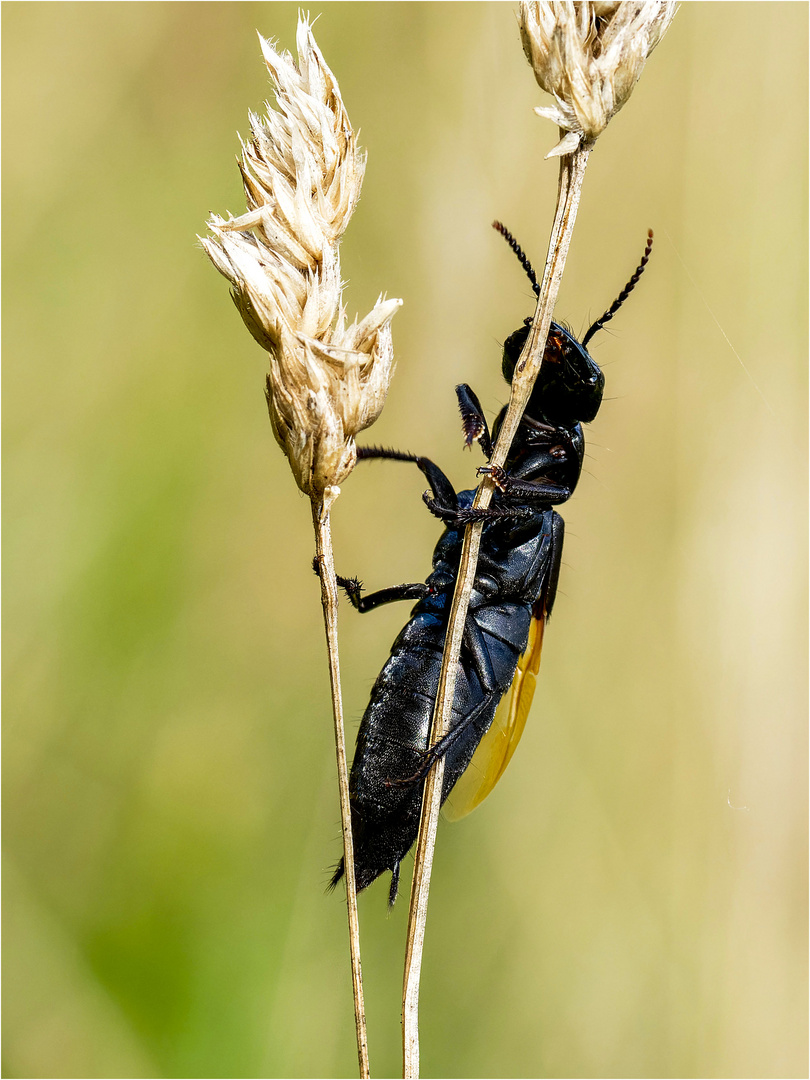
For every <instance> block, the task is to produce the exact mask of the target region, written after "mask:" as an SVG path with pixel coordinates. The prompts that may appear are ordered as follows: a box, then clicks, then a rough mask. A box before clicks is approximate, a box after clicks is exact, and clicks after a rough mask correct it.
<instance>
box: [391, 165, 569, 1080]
mask: <svg viewBox="0 0 810 1080" xmlns="http://www.w3.org/2000/svg"><path fill="white" fill-rule="evenodd" d="M589 156H590V148H587V147H581V146H580V147H579V148H577V149H576V150H575V151H574V152H573V153H572V154H567V155H565V156H563V157H561V158H560V177H559V187H558V192H557V209H556V212H555V215H554V225H553V227H552V230H551V239H550V241H549V248H548V256H547V258H546V265H545V270H544V272H543V281H542V284H541V287H540V295H539V297H538V300H537V308H536V310H535V313H534V318H533V320H532V326H531V331H530V333H529V336H528V339H527V341H526V346H525V348H524V350H523V353H522V354H521V358H520V360H519V362H518V364H517V367H516V368H515V374H514V377H513V379H512V391H511V395H510V398H509V408H508V409H507V412H506V416H505V418H504V422H503V425H502V427H501V430H500V433H499V436H498V441H497V443H496V445H495V449H494V452H493V454H492V458H491V461H490V464H491V465H500V466H503V465H504V464H505V462H506V458H507V456H508V454H509V449H510V447H511V445H512V440H513V439H514V437H515V433H516V432H517V429H518V425H519V424H520V421H521V418H522V416H523V412H524V409H525V408H526V404H527V402H528V400H529V397H530V395H531V391H532V387H533V386H534V383H535V380H536V379H537V375H538V374H539V371H540V365H541V363H542V361H543V352H544V350H545V346H546V338H547V337H548V331H549V327H550V325H551V317H552V315H553V313H554V306H555V304H556V302H557V295H558V293H559V290H560V283H561V281H562V275H563V270H564V268H565V260H566V258H567V256H568V248H569V246H570V244H571V236H572V233H573V230H574V222H575V221H576V216H577V210H578V208H579V199H580V193H581V190H582V181H583V178H584V175H585V167H586V165H587V163H588V158H589ZM494 490H495V485H494V484H493V483H492V481H491V480H490V479H489V478H488V477H485V478H484V480H483V481H482V483H481V485H480V486H479V488H478V491H477V493H476V496H475V501H474V502H473V506H474V507H487V506H489V504H490V502H491V500H492V495H493V492H494ZM482 530H483V523H482V522H476V523H475V524H473V525H468V526H467V529H466V532H465V534H464V546H463V548H462V553H461V562H460V565H459V571H458V577H457V579H456V589H455V593H454V594H453V603H452V605H451V608H450V617H449V622H448V627H447V637H446V639H445V645H444V656H443V658H442V668H441V674H440V676H439V686H438V691H437V694H436V704H435V707H434V712H433V724H432V727H431V735H430V743H431V746H432V745H434V744H435V743H436V742H438V740H439V739H441V737H442V736H443V735H444V734H445V732H446V731H447V728H448V722H449V718H450V712H451V709H452V704H453V698H454V695H455V685H456V673H457V671H458V662H459V656H460V654H461V638H462V634H463V632H464V623H465V620H466V618H467V610H468V608H469V604H470V594H471V592H472V587H473V582H474V581H475V571H476V567H477V565H478V552H479V548H480V545H481V532H482ZM443 779H444V760H443V759H441V758H440V759H439V760H438V761H437V762H436V765H435V766H434V767H433V769H431V771H430V773H429V774H428V776H427V779H426V780H425V790H424V796H423V800H422V817H421V820H420V823H419V836H418V839H417V842H416V856H415V861H414V871H413V882H412V885H411V901H410V909H409V913H408V936H407V942H406V947H405V974H404V981H403V995H402V1062H403V1071H402V1075H403V1077H405V1080H416V1078H417V1077H418V1076H419V984H420V977H421V971H422V952H423V947H424V941H425V926H426V922H427V906H428V895H429V891H430V875H431V869H432V865H433V853H434V849H435V845H436V829H437V826H438V822H439V810H440V808H441V801H442V799H441V795H442V782H443Z"/></svg>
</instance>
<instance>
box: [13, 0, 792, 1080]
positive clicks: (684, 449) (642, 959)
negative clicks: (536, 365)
mask: <svg viewBox="0 0 810 1080" xmlns="http://www.w3.org/2000/svg"><path fill="white" fill-rule="evenodd" d="M296 11H297V8H296V5H295V4H287V3H277V4H240V3H233V4H220V3H203V4H197V3H184V4H163V3H158V4H108V3H98V4H96V3H86V4H71V3H65V4H61V3H58V4H56V3H55V4H50V3H30V4H29V3H25V4H23V3H6V4H4V5H3V12H2V14H3V31H4V33H3V61H4V63H3V90H4V95H3V121H4V135H5V145H4V149H5V155H4V166H5V169H4V178H3V179H4V185H3V200H4V203H3V208H4V226H5V232H4V240H5V251H4V256H5V258H4V275H3V299H4V301H5V303H4V314H5V320H4V327H3V330H4V335H3V344H4V346H5V387H4V388H5V406H6V408H5V430H4V434H5V441H4V446H5V464H6V469H5V481H6V484H5V523H6V528H5V571H6V573H5V656H4V659H5V720H6V727H5V789H4V790H5V826H6V829H5V833H6V837H5V839H6V842H5V864H4V866H5V919H6V923H5V926H6V933H5V939H4V940H5V953H6V956H5V996H4V1004H5V1043H4V1049H5V1071H4V1075H5V1076H8V1077H267V1076H287V1077H318V1076H322V1077H323V1076H352V1075H354V1074H355V1069H356V1060H355V1049H354V1036H353V1022H352V1007H351V998H350V980H349V974H348V960H347V941H346V929H345V914H344V906H343V904H342V902H341V900H340V897H339V895H326V894H325V893H324V887H325V885H326V882H327V880H328V875H329V868H330V866H333V865H334V863H335V862H336V860H337V858H338V856H339V850H340V843H339V834H340V833H339V815H338V808H337V797H336V789H335V778H334V772H335V768H334V750H333V746H332V741H331V740H332V735H331V717H330V708H329V697H328V684H327V676H326V669H325V647H324V642H323V632H322V623H321V613H320V607H319V602H318V588H317V583H316V580H315V578H314V577H313V575H312V572H311V570H310V558H311V554H312V550H313V541H312V534H311V524H310V517H309V507H308V505H307V503H306V501H305V500H304V499H303V498H302V497H301V496H300V495H299V493H298V491H297V489H296V487H295V485H294V483H293V481H292V479H291V477H290V474H289V472H288V470H287V467H286V464H285V461H284V460H283V458H282V456H281V454H280V452H279V451H278V449H277V447H276V445H275V443H274V442H273V438H272V434H271V430H270V425H269V423H268V420H267V413H266V408H265V403H264V399H263V393H262V387H263V373H264V360H263V356H262V353H261V351H260V350H259V348H258V346H257V345H256V344H255V343H254V342H253V340H252V339H251V337H250V336H249V334H248V333H247V332H246V331H245V329H244V327H243V326H242V324H241V321H240V319H239V318H238V316H237V314H236V312H235V310H234V309H233V306H232V304H231V302H230V300H229V298H228V295H227V287H226V284H225V282H224V280H223V279H221V278H220V276H219V275H218V274H217V273H216V272H215V271H214V269H213V268H212V267H211V266H210V265H209V264H208V261H207V260H206V258H205V256H204V254H203V253H202V251H201V250H199V248H198V247H196V246H195V233H199V232H203V231H204V222H205V218H206V215H207V213H208V211H210V210H216V211H217V212H224V211H226V210H230V211H232V212H234V213H238V212H239V211H240V209H241V208H242V207H243V205H244V203H243V200H242V195H241V186H240V182H239V177H238V173H237V169H236V165H235V162H234V155H235V154H236V152H237V150H238V143H237V138H236V132H237V130H239V131H241V132H242V133H245V132H246V131H247V127H248V125H247V110H248V109H249V108H258V107H260V105H261V102H262V101H263V100H264V98H265V97H266V96H267V94H268V89H267V79H266V73H265V71H264V68H263V65H262V62H261V57H260V53H259V49H258V45H257V42H256V37H255V30H256V29H257V28H258V29H259V30H260V31H261V32H262V33H263V34H264V35H266V36H269V37H277V38H278V39H279V40H280V42H281V43H282V44H283V45H284V46H285V47H287V48H291V47H293V45H294V30H295V21H296ZM311 13H312V15H313V16H315V15H316V14H319V13H320V18H319V20H318V22H317V25H316V36H317V38H318V41H319V43H320V45H321V47H322V49H323V51H324V53H325V55H326V59H327V61H328V63H329V64H330V65H331V66H332V68H333V69H334V71H335V72H336V73H337V75H338V77H339V80H340V84H341V88H342V91H343V96H344V99H345V102H346V104H347V107H348V110H349V114H350V116H351V118H352V120H353V123H354V124H355V126H356V127H360V128H361V129H362V133H361V141H362V143H363V145H364V146H365V147H366V148H367V149H368V152H369V164H368V171H367V175H366V182H365V190H364V195H363V199H362V201H361V203H360V206H359V208H358V211H357V214H356V217H355V219H354V221H353V222H352V225H351V227H350V229H349V232H348V234H347V237H346V240H345V243H344V247H343V269H344V276H345V277H346V278H347V279H348V280H349V287H348V291H347V300H348V306H349V309H350V312H354V311H355V310H359V311H360V312H361V313H364V312H366V311H367V310H368V309H369V307H370V306H371V304H372V303H373V302H374V300H375V298H376V296H377V294H378V292H380V291H382V290H385V291H387V293H388V295H389V296H401V297H403V298H404V300H405V306H404V308H403V309H402V311H401V312H400V313H399V314H398V315H397V317H396V319H395V322H394V341H395V346H396V351H397V356H398V362H399V367H398V372H397V375H396V378H395V380H394V384H393V388H392V390H391V393H390V397H389V402H388V405H387V408H386V410H385V413H384V414H383V417H382V418H381V420H380V421H379V423H378V425H377V426H376V428H375V429H374V431H373V432H372V433H369V434H368V436H367V441H371V440H372V439H373V441H375V442H383V443H386V444H393V445H396V446H401V447H403V448H411V449H414V450H417V451H419V452H421V453H425V454H429V455H431V456H432V457H434V458H435V459H436V460H437V461H438V462H440V463H441V464H442V465H443V466H444V467H445V468H446V469H447V471H448V473H449V475H450V476H451V477H452V478H453V480H454V482H456V483H457V484H458V486H459V487H465V486H470V485H471V483H472V481H473V470H474V467H475V466H476V465H477V464H478V461H477V460H476V458H475V455H473V456H469V455H463V454H462V453H461V440H460V432H459V424H458V416H457V410H456V403H455V397H454V394H453V386H454V384H455V383H457V382H459V381H462V380H464V381H469V382H470V383H471V384H472V385H473V386H474V387H475V388H476V390H477V391H478V394H479V396H480V397H481V399H482V402H483V403H484V405H485V407H486V409H487V410H488V411H489V413H490V414H492V413H494V412H495V411H496V410H497V408H498V407H499V405H500V404H501V403H502V402H503V401H504V400H505V398H506V388H505V386H504V384H503V382H502V380H501V379H500V375H499V355H500V352H499V342H501V341H502V340H503V338H504V337H505V336H506V335H507V334H508V333H509V332H510V331H511V330H513V329H514V328H515V327H516V326H518V325H519V323H520V321H521V319H522V318H523V316H524V315H526V314H528V313H529V312H530V311H531V310H532V307H533V303H532V298H531V293H530V289H529V287H528V283H527V282H526V280H525V278H524V276H523V275H522V273H521V271H520V269H519V267H518V266H517V264H516V262H515V260H514V258H513V256H512V255H511V254H510V253H509V251H508V250H507V248H506V245H505V244H504V243H503V241H502V240H501V239H500V238H499V237H497V236H496V235H495V234H494V233H493V232H492V230H491V229H490V222H491V220H492V219H493V218H494V217H500V218H502V219H503V220H504V221H505V222H506V223H507V224H508V226H509V227H510V228H511V229H512V230H513V231H514V232H515V233H516V235H517V236H518V238H519V240H520V242H521V244H522V245H523V246H524V247H525V248H526V250H527V251H528V252H529V253H530V255H531V257H532V258H533V260H534V261H535V264H537V265H542V263H543V258H544V253H545V245H546V241H547V237H548V230H549V227H550V221H551V213H552V209H553V203H554V195H555V191H556V172H557V166H556V163H553V162H544V160H543V154H544V153H545V152H546V151H547V150H548V149H550V147H551V146H552V145H553V143H554V141H555V140H556V136H555V131H554V129H553V127H552V125H550V124H549V123H548V122H547V121H542V120H540V119H538V118H537V117H535V116H534V115H533V113H532V107H533V106H534V105H535V104H538V103H540V102H541V100H542V98H543V95H541V93H540V91H539V90H538V89H537V87H536V85H535V83H534V80H533V78H532V76H531V73H530V71H529V69H528V67H527V66H526V65H525V63H524V60H523V56H522V52H521V49H520V44H519V40H518V34H517V28H516V23H515V17H514V11H513V6H512V5H509V4H488V3H476V4H467V3H458V4H443V3H431V4H418V3H416V4H415V3H402V4H376V3H367V4H351V3H350V4H343V3H327V4H319V5H316V6H315V7H314V8H312V9H311ZM807 21H808V13H807V6H806V5H804V4H767V5H765V4H697V3H695V4H684V5H682V7H681V9H680V11H679V13H678V15H677V17H676V19H675V22H674V24H673V26H672V29H671V31H670V33H669V35H668V36H667V38H666V39H665V40H664V42H663V44H662V45H661V46H660V48H659V50H658V51H657V52H656V53H655V55H654V56H653V58H652V60H651V61H650V64H649V66H648V68H647V70H646V72H645V74H644V76H643V78H642V80H641V83H640V85H639V87H638V89H637V90H636V93H635V95H634V96H633V98H632V99H631V101H630V102H629V104H628V106H627V107H626V109H625V110H624V111H623V112H622V113H621V114H620V115H619V116H618V117H617V118H616V119H615V120H614V122H613V124H612V125H611V127H610V129H609V130H608V132H607V133H606V134H605V136H604V137H603V139H602V141H601V142H600V144H599V146H598V149H597V151H596V153H595V154H594V156H593V158H592V162H591V165H590V167H589V170H588V176H587V177H586V183H585V189H584V197H583V202H582V207H581V211H580V218H579V222H578V225H577V231H576V235H575V238H574V242H573V246H572V250H571V256H570V260H569V267H568V272H567V275H566V280H565V283H564V286H563V291H562V295H561V299H560V303H559V305H558V309H557V313H558V316H559V317H562V318H565V319H566V320H568V321H569V322H570V323H571V324H572V325H573V327H574V329H575V330H577V331H579V330H581V329H582V328H584V327H586V326H587V325H588V324H589V322H590V321H591V320H592V319H593V318H595V317H596V316H597V315H599V314H600V313H601V312H602V311H603V310H604V309H605V308H606V307H607V306H608V304H609V303H610V302H611V301H612V299H613V298H614V296H615V295H616V293H617V292H618V290H619V289H620V287H621V286H622V284H623V283H624V282H625V280H626V279H627V277H628V276H629V273H630V271H631V270H632V268H633V267H634V266H635V265H636V262H637V261H638V257H639V255H640V253H641V250H642V248H643V244H644V236H645V231H646V229H647V227H648V226H652V227H653V228H654V229H655V230H656V247H655V251H654V254H653V258H652V262H651V265H650V268H649V270H648V272H647V274H646V276H645V277H644V279H643V281H642V283H641V285H640V286H639V288H638V290H637V291H636V293H635V294H634V295H633V297H632V299H631V300H630V301H629V302H628V303H627V305H626V306H625V308H624V309H623V310H622V312H621V313H620V315H619V316H618V317H617V318H616V320H615V321H614V322H613V323H612V324H611V328H610V331H609V332H605V333H603V334H601V335H600V336H599V337H598V338H597V339H595V341H594V345H593V352H594V356H595V358H596V359H597V360H598V362H599V363H601V364H602V365H604V367H605V369H606V374H607V379H608V389H607V398H608V399H607V400H606V401H605V404H604V407H603V409H602V412H601V414H600V416H599V418H598V420H597V421H596V422H595V423H594V424H593V425H592V427H591V429H590V443H589V456H588V459H587V463H586V471H585V473H584V474H583V478H582V481H581V483H580V485H579V488H578V490H577V492H576V495H575V497H574V498H573V499H572V501H571V503H570V504H569V505H568V506H567V507H566V508H565V510H564V515H565V518H566V521H567V545H566V552H565V561H564V567H563V576H562V580H561V593H560V595H559V597H558V601H557V607H556V609H555V615H554V619H553V620H552V623H551V627H550V630H549V633H548V635H547V642H546V648H545V654H544V662H543V667H542V671H541V678H540V685H539V688H538V693H537V696H536V698H535V705H534V710H533V716H532V719H531V721H530V724H529V727H528V730H527V732H526V734H525V736H524V739H523V743H522V745H521V748H520V751H519V753H518V754H517V755H516V757H515V760H514V762H513V764H512V766H511V767H510V769H509V771H508V773H507V776H506V778H505V779H504V780H503V781H502V782H501V784H500V785H499V787H498V789H497V790H496V792H495V793H494V794H493V796H492V797H491V798H490V799H489V800H488V802H487V803H486V804H485V806H484V807H483V808H482V809H481V810H479V811H477V812H476V813H475V814H474V815H473V816H471V817H470V818H468V819H466V820H465V821H463V822H462V823H460V824H458V825H454V826H452V827H451V826H448V825H446V824H444V825H442V827H441V829H440V834H439V843H438V851H437V858H436V864H435V867H434V874H433V889H432V896H431V907H430V919H429V923H428V932H427V941H426V954H425V967H424V971H423V978H422V986H423V996H422V1061H423V1070H424V1073H425V1075H429V1076H435V1077H439V1076H446V1077H465V1076H512V1077H518V1076H519V1077H539V1076H572V1077H575V1076H639V1077H644V1076H662V1077H663V1076H667V1077H668V1076H673V1077H678V1076H693V1077H701V1076H717V1077H750V1076H756V1077H794V1076H795V1077H798V1076H804V1075H806V1073H807V1058H806V1018H807V994H806V960H807V949H806V883H807V878H806V858H805V853H806V825H807V811H806V783H805V774H806V733H805V721H806V693H805V690H806V674H805V673H806V656H807V641H806V603H805V589H806V524H807V510H806V498H805V493H806V451H805V445H806V442H805V427H806V417H805V411H806V410H805V403H806V396H807V394H806V326H807V273H806V270H807V267H806V254H805V240H806V236H807V215H806V198H807V175H806V165H807V138H806V133H807V90H806V86H807V55H806V53H807ZM737 354H738V355H737ZM743 362H744V365H745V367H743ZM423 487H424V482H423V480H422V478H421V477H420V476H419V475H418V474H417V473H416V472H415V471H413V472H411V470H408V469H404V468H403V469H400V468H398V467H397V466H391V467H390V468H386V467H385V466H384V465H382V464H381V465H378V466H369V467H366V468H362V469H360V470H358V472H356V473H355V474H354V475H353V476H352V477H351V479H350V480H349V482H348V483H346V485H345V486H344V494H343V497H342V498H341V499H340V501H339V503H338V504H337V506H336V509H335V513H334V523H335V546H336V553H337V561H338V566H339V569H340V570H341V571H342V572H343V573H348V574H358V575H360V576H361V577H362V578H363V579H364V580H365V582H366V583H367V585H368V587H369V588H379V587H382V586H385V585H388V584H393V583H396V582H400V581H411V580H419V579H422V578H424V576H425V574H426V573H427V571H428V569H429V566H430V555H431V551H432V547H433V544H434V542H435V539H436V537H437V524H436V522H435V521H434V520H433V519H432V518H431V517H430V516H429V515H428V514H427V513H426V511H425V510H424V508H423V506H422V503H421V499H420V494H421V491H422V488H423ZM406 613H407V608H406V607H405V606H404V605H398V606H396V607H395V608H391V609H387V610H385V609H384V610H381V611H378V612H376V613H375V614H373V615H369V616H368V617H367V618H364V619H361V618H359V617H355V616H354V613H352V612H351V611H347V612H345V613H344V616H343V618H342V623H341V629H342V649H343V657H342V663H343V670H344V672H345V686H344V691H345V701H346V710H347V716H348V718H349V721H350V738H351V739H352V743H353V740H354V731H355V730H356V724H357V721H358V720H359V718H360V716H361V715H362V712H363V709H364V708H365V705H366V701H367V696H368V691H369V688H370V685H371V683H372V682H373V680H374V678H375V676H376V674H377V672H378V670H379V668H380V667H381V665H382V663H383V661H384V659H385V657H386V655H387V652H388V646H389V643H390V641H392V640H393V637H394V636H395V634H396V632H397V630H398V629H399V627H400V625H401V624H402V622H403V621H404V618H405V616H406ZM386 889H387V882H384V883H383V884H381V885H380V884H379V883H378V884H376V885H375V886H374V887H373V888H371V889H370V890H369V891H368V893H367V894H365V895H363V896H362V898H361V905H360V906H361V920H362V930H363V950H364V951H363V960H364V967H365V975H366V1001H367V1009H368V1017H369V1031H370V1049H371V1066H372V1072H373V1074H374V1075H377V1076H382V1075H385V1076H396V1075H398V1074H399V1068H400V1049H399V998H400V986H401V971H402V956H403V943H404V931H405V917H406V901H400V903H398V904H397V907H396V910H395V911H394V913H393V915H392V916H390V917H389V916H388V915H387V912H386V902H385V890H386ZM404 892H405V896H406V897H407V877H406V881H405V886H404Z"/></svg>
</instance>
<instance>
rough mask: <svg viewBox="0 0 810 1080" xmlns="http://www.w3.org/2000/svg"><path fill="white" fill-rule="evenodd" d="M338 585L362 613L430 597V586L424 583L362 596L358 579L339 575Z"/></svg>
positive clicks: (420, 582) (398, 586)
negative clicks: (384, 605)
mask: <svg viewBox="0 0 810 1080" xmlns="http://www.w3.org/2000/svg"><path fill="white" fill-rule="evenodd" d="M337 583H338V585H340V587H341V588H342V589H343V591H344V592H345V593H346V595H347V596H348V598H349V600H350V601H351V602H352V605H353V606H354V607H355V608H356V609H357V610H358V611H359V612H361V613H364V612H366V611H372V610H373V609H374V608H376V607H381V606H382V605H383V604H392V603H394V601H396V600H424V599H425V597H426V596H430V591H431V590H430V586H429V585H426V584H425V583H424V581H415V582H414V583H413V584H412V585H392V586H391V587H390V588H388V589H378V590H377V592H373V593H369V594H368V595H367V596H361V592H362V589H363V583H362V582H361V581H358V580H357V578H344V577H340V575H337Z"/></svg>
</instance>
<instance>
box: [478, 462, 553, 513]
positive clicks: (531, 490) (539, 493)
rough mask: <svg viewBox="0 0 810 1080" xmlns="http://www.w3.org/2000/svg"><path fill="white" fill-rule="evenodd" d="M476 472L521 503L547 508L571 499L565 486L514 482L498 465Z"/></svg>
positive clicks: (541, 482)
mask: <svg viewBox="0 0 810 1080" xmlns="http://www.w3.org/2000/svg"><path fill="white" fill-rule="evenodd" d="M478 472H479V474H480V475H482V476H488V477H489V478H490V479H491V480H492V482H493V484H495V486H496V487H497V488H498V490H499V491H501V492H502V493H503V494H504V495H509V496H510V497H511V498H518V499H520V501H521V502H525V503H529V504H532V503H539V504H540V505H541V506H547V505H548V504H549V503H561V502H565V501H566V500H567V499H570V498H571V488H570V487H567V486H566V485H565V484H554V483H552V482H551V481H550V480H515V479H513V478H512V477H511V476H510V475H509V473H508V472H506V471H505V470H504V469H502V468H501V467H500V466H499V465H482V466H481V468H480V469H479V470H478Z"/></svg>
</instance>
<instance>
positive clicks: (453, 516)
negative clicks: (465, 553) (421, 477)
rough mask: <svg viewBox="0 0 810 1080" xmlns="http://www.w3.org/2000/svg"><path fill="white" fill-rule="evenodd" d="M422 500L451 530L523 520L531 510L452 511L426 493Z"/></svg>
mask: <svg viewBox="0 0 810 1080" xmlns="http://www.w3.org/2000/svg"><path fill="white" fill-rule="evenodd" d="M422 499H423V501H424V503H425V506H426V507H427V508H428V510H429V511H430V512H431V514H433V516H434V517H437V518H438V519H439V521H443V522H444V523H445V525H447V526H449V527H450V528H451V529H453V528H455V529H458V528H461V527H462V526H464V525H471V524H472V523H473V522H475V521H503V520H504V519H505V518H506V519H508V518H514V519H523V518H527V517H530V516H531V510H528V509H527V508H526V507H523V506H487V507H474V506H471V507H468V508H461V509H456V510H454V509H451V508H450V507H448V506H443V505H442V504H441V503H440V502H438V500H436V499H431V497H430V494H429V493H428V492H427V491H426V492H425V493H424V495H423V496H422Z"/></svg>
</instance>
